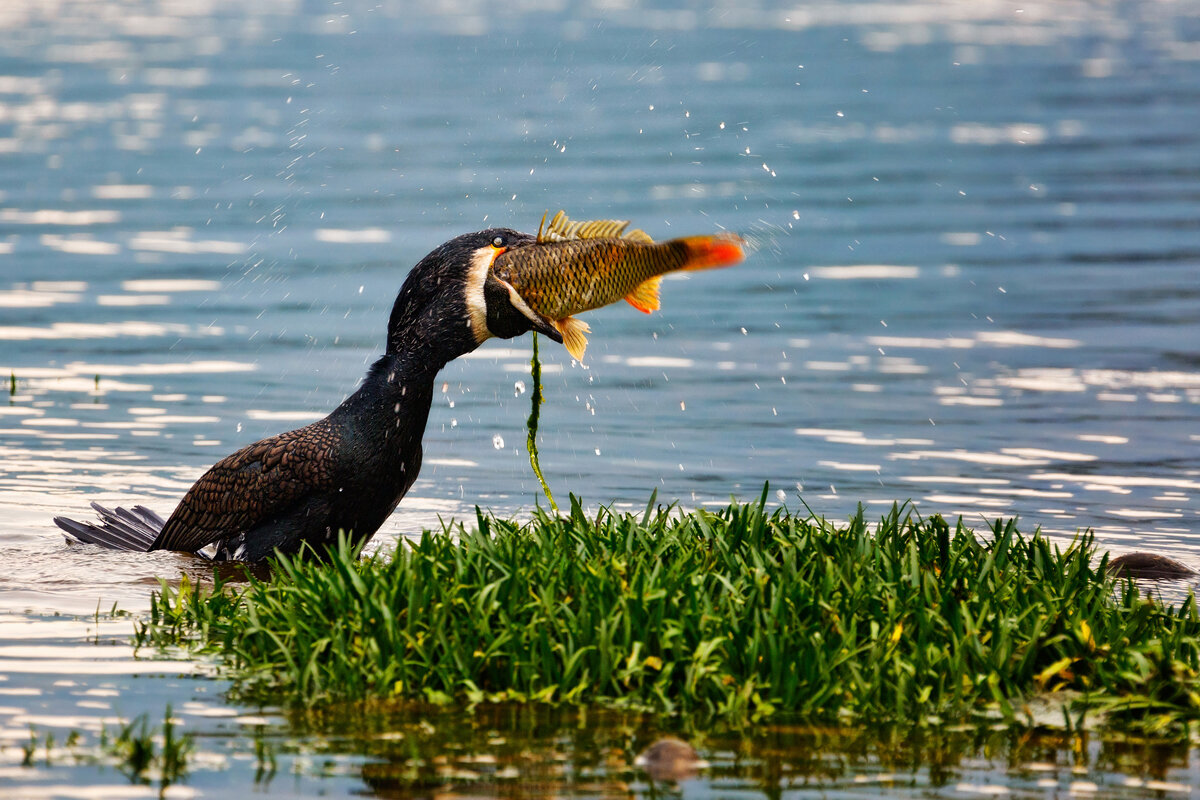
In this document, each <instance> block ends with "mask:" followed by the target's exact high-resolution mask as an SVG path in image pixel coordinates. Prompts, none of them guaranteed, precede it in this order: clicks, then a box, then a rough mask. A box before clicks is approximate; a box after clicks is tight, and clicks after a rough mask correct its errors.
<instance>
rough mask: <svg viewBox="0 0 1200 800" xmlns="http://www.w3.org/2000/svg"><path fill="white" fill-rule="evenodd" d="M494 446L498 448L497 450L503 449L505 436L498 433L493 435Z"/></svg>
mask: <svg viewBox="0 0 1200 800" xmlns="http://www.w3.org/2000/svg"><path fill="white" fill-rule="evenodd" d="M492 447H494V448H496V449H497V450H503V449H504V437H503V436H501V435H500V434H498V433H497V434H496V435H495V436H493V437H492Z"/></svg>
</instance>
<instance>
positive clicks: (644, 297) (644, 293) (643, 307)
mask: <svg viewBox="0 0 1200 800" xmlns="http://www.w3.org/2000/svg"><path fill="white" fill-rule="evenodd" d="M660 286H662V276H661V275H655V276H654V277H653V278H650V279H648V280H645V281H642V282H641V283H639V284H638V285H637V286H636V287H635V288H634V290H633V291H632V292H630V293H629V294H627V295H625V302H627V303H629V305H631V306H633V307H634V308H636V309H637V310H638V311H641V312H642V313H643V314H649V313H650V312H651V311H658V309H659V302H658V289H659V287H660Z"/></svg>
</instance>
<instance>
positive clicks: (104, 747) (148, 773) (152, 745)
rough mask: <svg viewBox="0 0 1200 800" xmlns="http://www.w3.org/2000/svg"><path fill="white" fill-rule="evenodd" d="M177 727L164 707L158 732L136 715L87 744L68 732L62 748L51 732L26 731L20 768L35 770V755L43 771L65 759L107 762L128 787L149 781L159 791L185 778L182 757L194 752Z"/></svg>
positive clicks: (188, 737) (191, 741)
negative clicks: (121, 775)
mask: <svg viewBox="0 0 1200 800" xmlns="http://www.w3.org/2000/svg"><path fill="white" fill-rule="evenodd" d="M177 727H178V726H177V724H176V722H175V720H174V719H173V717H172V716H171V706H169V705H168V706H167V708H166V711H165V712H164V716H163V724H162V728H161V729H160V728H158V727H156V726H151V725H150V722H149V717H148V716H147V715H146V714H141V715H139V716H138V717H137V718H135V719H133V720H132V721H130V722H127V723H121V724H119V725H118V726H117V729H116V731H115V732H114V731H110V730H109V728H108V726H105V727H103V728H101V729H100V733H99V736H98V738H97V740H96V741H92V742H88V741H85V740H84V737H83V736H81V735H80V733H79V731H75V730H72V731H70V732H69V733H68V734H67V737H66V740H65V741H64V742H63V744H62V745H61V746H57V745H56V741H55V737H54V734H53V733H52V732H50V731H47V732H46V733H45V734H44V735H43V736H41V737H39V736H38V733H37V730H36V729H34V728H30V731H29V742H28V743H27V744H24V745H22V746H21V750H22V759H21V765H22V766H25V767H33V766H36V764H37V760H38V754H39V752H41V753H42V762H43V764H44V765H45V766H47V767H50V766H53V765H55V764H57V763H63V762H67V761H70V762H72V763H75V764H107V765H111V766H114V767H116V768H117V769H118V770H119V771H120V772H121V773H123V774H124V775H125V776H126V777H127V778H129V781H130V783H143V784H144V783H150V782H151V779H152V778H153V779H155V780H156V782H157V783H158V784H159V787H160V788H162V789H165V788H166V787H167V786H170V785H171V784H174V783H179V782H180V781H181V780H183V779H184V778H185V777H186V776H187V772H188V758H189V757H190V756H191V754H192V752H193V751H194V749H195V740H194V738H193V737H192V736H191V735H190V734H183V735H182V736H181V735H180V734H179V732H178V730H177Z"/></svg>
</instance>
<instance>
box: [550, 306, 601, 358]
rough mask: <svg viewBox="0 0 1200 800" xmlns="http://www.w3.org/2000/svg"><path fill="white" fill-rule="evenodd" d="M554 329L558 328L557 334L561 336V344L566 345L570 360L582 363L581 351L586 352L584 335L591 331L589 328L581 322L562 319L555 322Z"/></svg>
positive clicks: (573, 319) (585, 337) (572, 318)
mask: <svg viewBox="0 0 1200 800" xmlns="http://www.w3.org/2000/svg"><path fill="white" fill-rule="evenodd" d="M554 327H556V328H558V332H559V333H561V334H562V338H563V344H564V345H566V347H567V352H568V353H570V354H571V358H573V359H575V360H576V361H580V362H582V361H583V351H584V350H587V335H586V334H587V333H589V332H590V331H591V330H592V328H591V326H590V325H588V324H587V323H586V322H584V321H583V320H580V319H575V318H574V317H564V318H563V319H560V320H558V321H557V322H555V323H554Z"/></svg>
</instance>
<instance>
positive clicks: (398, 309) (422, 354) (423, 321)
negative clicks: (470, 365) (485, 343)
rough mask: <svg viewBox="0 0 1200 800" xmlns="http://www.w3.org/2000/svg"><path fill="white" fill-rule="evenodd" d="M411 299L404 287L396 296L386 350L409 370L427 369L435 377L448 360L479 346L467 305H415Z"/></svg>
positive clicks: (387, 353) (388, 354)
mask: <svg viewBox="0 0 1200 800" xmlns="http://www.w3.org/2000/svg"><path fill="white" fill-rule="evenodd" d="M408 301H409V298H407V297H406V296H405V292H403V291H402V292H401V294H400V296H399V297H397V298H396V305H395V307H394V308H393V309H392V318H391V320H390V322H389V324H388V336H387V350H386V351H385V353H386V355H387V356H388V357H390V358H392V359H394V360H395V361H396V362H397V363H398V364H401V365H403V366H404V368H405V369H406V370H410V371H415V372H420V371H422V370H428V371H429V372H430V380H432V377H433V375H436V374H437V372H438V371H439V370H440V369H441V368H442V367H444V366H446V364H448V363H449V362H451V361H453V360H454V359H456V358H458V357H459V356H461V355H464V354H466V353H469V352H471V351H472V350H474V349H475V348H476V347H478V346H479V344H480V343H479V342H478V341H476V340H475V335H474V333H473V332H472V330H471V324H470V317H469V316H468V314H467V313H466V309H465V307H463V308H459V307H457V305H451V304H446V305H445V306H443V305H442V304H441V303H433V304H430V305H428V306H426V307H425V308H417V309H414V308H413V306H414V305H416V304H415V303H412V302H408Z"/></svg>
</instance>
